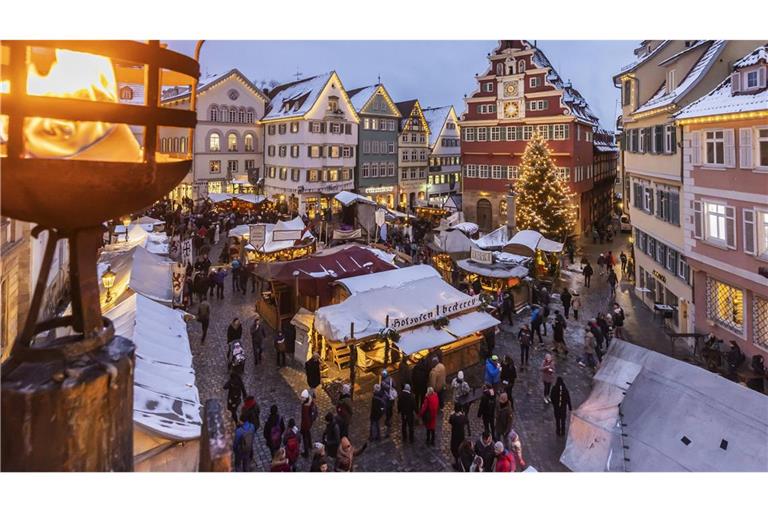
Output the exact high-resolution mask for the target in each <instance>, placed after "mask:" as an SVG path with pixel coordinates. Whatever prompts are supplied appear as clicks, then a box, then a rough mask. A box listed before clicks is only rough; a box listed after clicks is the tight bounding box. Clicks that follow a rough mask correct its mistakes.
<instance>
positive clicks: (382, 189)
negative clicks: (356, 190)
mask: <svg viewBox="0 0 768 512" xmlns="http://www.w3.org/2000/svg"><path fill="white" fill-rule="evenodd" d="M394 190H395V187H394V186H392V185H390V186H388V187H368V188H365V189H363V193H364V194H385V193H387V192H393V191H394Z"/></svg>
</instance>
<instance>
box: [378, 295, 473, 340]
mask: <svg viewBox="0 0 768 512" xmlns="http://www.w3.org/2000/svg"><path fill="white" fill-rule="evenodd" d="M478 306H480V296H478V295H475V296H473V297H469V298H467V299H465V300H459V301H456V302H451V303H448V304H437V305H436V306H435V308H434V309H430V310H429V311H423V312H420V313H418V314H416V315H411V316H406V317H404V318H395V319H391V320H390V323H389V326H390V327H391V328H392V329H394V330H396V331H403V330H407V329H411V328H413V327H416V326H418V325H421V324H426V323H429V322H432V321H433V320H436V319H437V318H438V317H443V316H449V315H454V314H456V313H460V312H462V311H464V310H467V309H473V308H476V307H478Z"/></svg>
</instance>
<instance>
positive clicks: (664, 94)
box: [634, 40, 727, 114]
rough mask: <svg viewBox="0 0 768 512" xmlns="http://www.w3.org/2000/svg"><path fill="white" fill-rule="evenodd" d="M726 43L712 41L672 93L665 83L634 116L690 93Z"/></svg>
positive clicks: (669, 103) (666, 104)
mask: <svg viewBox="0 0 768 512" xmlns="http://www.w3.org/2000/svg"><path fill="white" fill-rule="evenodd" d="M726 43H727V42H726V41H723V40H720V41H712V44H711V46H710V47H709V48H708V49H707V51H706V52H704V54H703V55H702V56H701V58H700V59H699V60H698V61H697V62H696V64H694V66H693V67H692V68H691V70H690V71H689V72H688V74H687V75H686V76H685V78H684V79H683V80H682V81H681V82H680V84H679V85H678V86H677V87H675V88H674V89H673V90H672V91H668V90H667V87H666V81H665V82H664V84H662V86H661V87H660V88H659V90H658V91H657V92H656V94H654V95H653V96H652V97H651V98H650V99H649V100H648V101H646V102H645V103H644V104H643V105H641V106H640V107H639V108H638V109H637V110H635V111H634V114H640V113H642V112H648V111H650V110H655V109H657V108H661V107H665V106H668V105H671V104H673V103H674V102H676V101H678V100H680V99H681V98H682V97H683V96H685V94H687V93H688V92H690V91H691V89H693V87H694V86H695V85H696V84H698V83H699V81H700V80H701V79H702V77H704V76H705V75H706V74H707V71H709V69H710V68H711V67H712V65H713V64H714V63H715V61H716V59H717V57H718V56H719V55H720V53H722V51H723V49H725V45H726Z"/></svg>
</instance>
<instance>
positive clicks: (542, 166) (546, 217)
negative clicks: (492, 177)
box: [515, 131, 576, 240]
mask: <svg viewBox="0 0 768 512" xmlns="http://www.w3.org/2000/svg"><path fill="white" fill-rule="evenodd" d="M519 172H520V173H519V175H518V179H517V181H516V183H515V192H516V193H517V199H516V203H515V204H516V222H517V227H518V228H519V229H532V230H535V231H538V232H539V233H541V234H542V235H544V236H545V237H547V238H550V239H553V240H565V239H566V237H567V236H568V235H570V234H571V233H572V232H573V230H574V228H575V226H576V205H575V194H574V193H573V192H571V190H570V187H569V186H568V181H567V180H566V179H562V178H560V177H559V172H558V169H557V167H556V166H555V163H554V161H553V160H552V157H551V155H550V150H549V146H547V143H546V141H545V140H544V138H543V137H542V136H541V134H540V133H538V131H536V132H534V134H533V137H532V138H531V140H530V142H528V146H527V147H526V148H525V153H523V159H522V163H521V165H520V169H519Z"/></svg>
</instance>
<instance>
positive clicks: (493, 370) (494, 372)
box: [484, 355, 501, 388]
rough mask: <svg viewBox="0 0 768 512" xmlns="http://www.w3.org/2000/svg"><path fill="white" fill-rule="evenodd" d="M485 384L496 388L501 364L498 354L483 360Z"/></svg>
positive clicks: (499, 380)
mask: <svg viewBox="0 0 768 512" xmlns="http://www.w3.org/2000/svg"><path fill="white" fill-rule="evenodd" d="M484 382H485V384H488V385H489V386H491V387H493V388H496V386H498V384H499V382H501V365H500V364H499V356H497V355H493V356H491V357H489V358H488V359H486V360H485V376H484Z"/></svg>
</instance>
